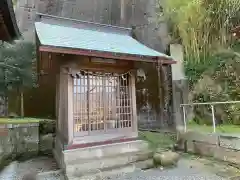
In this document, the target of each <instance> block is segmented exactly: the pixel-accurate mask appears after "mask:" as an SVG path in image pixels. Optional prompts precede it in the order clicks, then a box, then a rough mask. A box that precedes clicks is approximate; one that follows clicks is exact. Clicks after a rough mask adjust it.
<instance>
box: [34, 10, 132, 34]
mask: <svg viewBox="0 0 240 180" xmlns="http://www.w3.org/2000/svg"><path fill="white" fill-rule="evenodd" d="M36 15H37V16H38V17H40V19H41V16H44V17H47V18H54V19H58V20H68V21H73V22H79V23H86V24H91V25H98V26H101V27H108V28H115V29H119V30H128V31H131V30H132V28H126V27H121V26H113V25H109V24H101V23H96V22H90V21H83V20H79V19H72V18H67V17H62V16H54V15H50V14H44V13H38V12H37V13H36Z"/></svg>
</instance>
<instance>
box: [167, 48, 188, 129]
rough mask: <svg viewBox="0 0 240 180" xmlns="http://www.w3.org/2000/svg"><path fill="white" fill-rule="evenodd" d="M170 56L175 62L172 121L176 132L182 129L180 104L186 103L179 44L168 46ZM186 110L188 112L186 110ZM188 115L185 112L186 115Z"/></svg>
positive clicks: (173, 69) (181, 53)
mask: <svg viewBox="0 0 240 180" xmlns="http://www.w3.org/2000/svg"><path fill="white" fill-rule="evenodd" d="M170 53H171V56H172V57H173V58H174V59H175V60H176V61H177V63H176V64H173V65H172V92H173V119H174V122H175V124H176V129H177V130H182V129H183V128H184V123H183V110H182V108H181V107H180V105H181V104H184V103H188V92H189V89H188V81H187V79H186V78H185V72H184V61H183V57H184V55H183V53H184V51H183V47H182V45H180V44H171V45H170ZM186 110H188V111H189V110H190V109H189V108H187V109H186ZM188 114H190V111H189V112H186V115H188Z"/></svg>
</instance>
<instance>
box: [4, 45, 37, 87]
mask: <svg viewBox="0 0 240 180" xmlns="http://www.w3.org/2000/svg"><path fill="white" fill-rule="evenodd" d="M1 56H2V58H1V59H0V68H1V69H2V73H1V74H0V81H1V83H2V84H3V87H6V88H8V89H15V88H17V89H20V88H25V87H32V86H33V85H35V83H36V72H35V71H34V70H33V63H35V61H36V50H35V45H34V44H33V43H30V42H24V41H18V42H16V43H15V44H13V45H9V44H6V45H4V46H3V47H2V49H1Z"/></svg>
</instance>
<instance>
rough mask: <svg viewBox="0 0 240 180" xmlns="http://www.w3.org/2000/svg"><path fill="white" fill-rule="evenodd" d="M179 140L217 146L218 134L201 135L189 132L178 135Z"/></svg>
mask: <svg viewBox="0 0 240 180" xmlns="http://www.w3.org/2000/svg"><path fill="white" fill-rule="evenodd" d="M179 138H180V139H183V140H187V141H195V142H204V143H207V144H215V145H217V144H218V134H212V133H201V132H195V131H189V132H186V133H181V134H179Z"/></svg>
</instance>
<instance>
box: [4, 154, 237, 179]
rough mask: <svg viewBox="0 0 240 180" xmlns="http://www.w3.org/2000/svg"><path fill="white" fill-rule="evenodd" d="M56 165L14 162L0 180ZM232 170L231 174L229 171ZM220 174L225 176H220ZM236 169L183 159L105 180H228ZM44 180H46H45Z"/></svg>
mask: <svg viewBox="0 0 240 180" xmlns="http://www.w3.org/2000/svg"><path fill="white" fill-rule="evenodd" d="M55 170H57V168H56V163H55V161H54V160H53V159H51V158H47V157H40V158H36V159H32V160H30V161H25V162H13V163H11V164H10V165H9V166H7V167H6V168H5V169H3V171H2V172H0V180H22V177H23V176H24V174H26V173H29V172H48V171H55ZM230 170H231V173H229V171H230ZM219 172H221V173H222V174H224V175H225V177H224V178H223V176H222V175H219ZM232 172H234V173H236V169H231V168H230V167H229V166H228V165H226V164H225V165H224V164H221V163H216V162H214V161H211V160H206V159H199V158H182V159H181V160H180V161H179V163H178V166H177V167H175V168H172V169H160V168H158V169H151V170H147V171H140V170H138V171H135V172H132V173H127V174H118V175H114V176H110V177H106V178H104V180H227V179H228V178H227V177H230V176H233V175H234V173H232ZM42 180H45V178H43V179H42ZM47 180H62V179H61V178H60V176H57V177H51V178H49V177H48V178H47ZM86 180H91V179H86Z"/></svg>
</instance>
